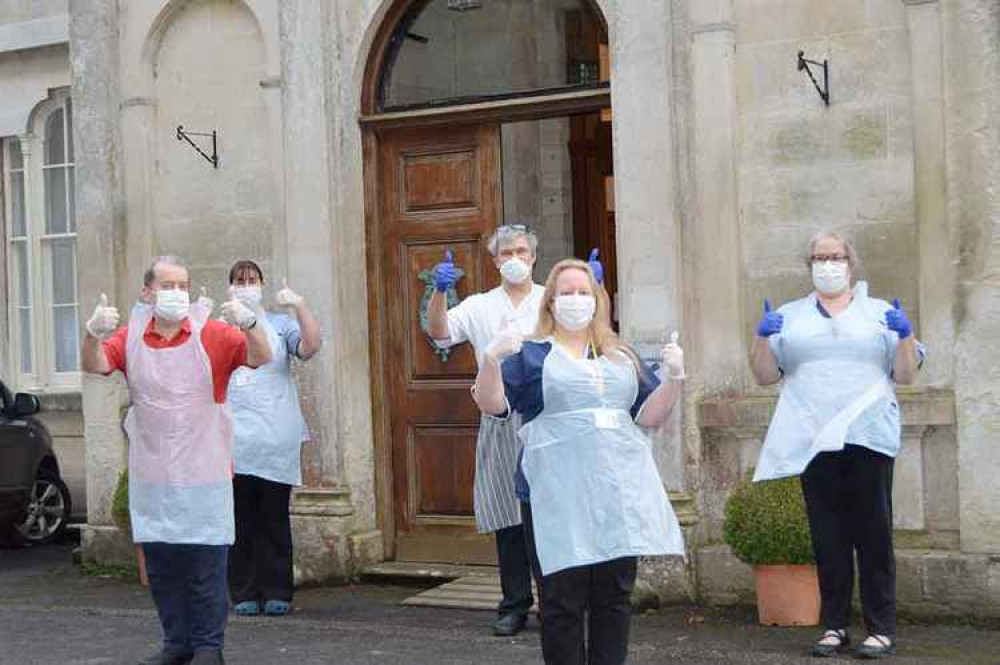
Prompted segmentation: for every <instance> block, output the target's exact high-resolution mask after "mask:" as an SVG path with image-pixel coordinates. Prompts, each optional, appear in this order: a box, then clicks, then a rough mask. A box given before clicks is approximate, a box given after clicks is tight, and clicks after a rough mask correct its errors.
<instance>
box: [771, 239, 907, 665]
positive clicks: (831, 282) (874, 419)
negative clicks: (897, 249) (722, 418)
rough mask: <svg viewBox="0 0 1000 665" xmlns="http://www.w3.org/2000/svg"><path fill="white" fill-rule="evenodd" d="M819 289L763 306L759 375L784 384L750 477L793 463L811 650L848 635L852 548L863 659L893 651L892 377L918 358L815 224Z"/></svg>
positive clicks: (903, 377)
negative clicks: (807, 543)
mask: <svg viewBox="0 0 1000 665" xmlns="http://www.w3.org/2000/svg"><path fill="white" fill-rule="evenodd" d="M808 264H809V266H810V269H811V271H812V282H813V286H814V287H815V291H814V292H813V293H811V294H810V295H808V296H806V297H805V298H801V299H799V300H795V301H792V302H790V303H787V304H785V305H783V306H782V307H780V308H779V309H778V310H777V311H776V312H772V311H771V305H770V302H769V301H766V300H765V301H764V316H763V318H762V319H761V321H760V323H759V325H758V327H757V337H756V339H755V340H754V345H753V358H752V370H753V374H754V377H755V378H756V379H757V382H758V383H760V384H761V385H770V384H774V383H778V382H779V381H781V383H782V385H781V395H780V398H779V400H778V406H777V409H776V410H775V413H774V418H773V419H772V420H771V426H770V428H769V429H768V432H767V438H766V439H765V441H764V446H763V448H762V450H761V453H760V459H759V460H758V463H757V468H756V473H755V475H754V480H755V481H759V480H769V479H773V478H783V477H787V476H796V475H800V474H801V479H802V489H803V491H804V493H805V500H806V510H807V513H808V516H809V527H810V530H811V532H812V542H813V549H814V551H815V554H816V563H817V566H818V570H819V585H820V596H821V599H822V620H823V623H824V625H825V627H826V632H825V633H824V634H823V636H822V637H821V638H820V639H819V641H818V642H816V643H815V644H814V645H813V647H812V654H813V656H816V657H828V656H833V655H836V654H837V653H838V652H840V651H842V650H843V649H845V648H846V647H847V646H848V644H849V639H848V634H847V626H848V623H849V622H850V613H851V598H852V596H853V587H854V553H855V550H856V551H857V558H858V569H859V572H860V577H861V608H862V613H863V616H864V622H865V627H866V629H867V632H868V637H867V639H865V640H864V641H863V642H862V643H861V644H859V645H858V646H857V647H856V649H855V655H857V656H859V657H862V658H880V657H882V656H887V655H889V654H891V653H893V652H894V651H895V647H896V644H895V640H896V597H895V594H896V564H895V555H894V553H893V546H892V467H893V459H894V458H895V456H896V454H897V453H898V452H899V446H900V419H899V404H898V403H897V401H896V395H895V390H894V387H893V384H894V383H901V384H907V383H913V381H914V380H915V379H916V376H917V370H918V368H919V366H920V363H921V362H922V360H923V357H924V348H923V346H922V345H921V344H919V343H918V342H917V340H916V337H915V336H914V334H913V327H912V326H911V325H910V322H909V320H908V319H907V317H906V312H905V311H903V309H902V308H901V307H900V304H899V300H895V301H893V304H892V305H890V304H889V303H887V302H885V301H883V300H876V299H874V298H870V297H868V285H867V284H866V283H865V282H858V283H857V284H855V285H854V286H853V287H852V284H851V283H852V281H853V277H854V274H855V271H856V269H857V258H856V255H855V251H854V246H853V245H852V243H851V242H850V241H849V240H848V239H847V238H846V237H844V236H842V235H840V234H837V233H828V232H824V233H820V234H818V235H816V236H815V237H814V238H813V240H812V241H811V242H810V245H809V259H808Z"/></svg>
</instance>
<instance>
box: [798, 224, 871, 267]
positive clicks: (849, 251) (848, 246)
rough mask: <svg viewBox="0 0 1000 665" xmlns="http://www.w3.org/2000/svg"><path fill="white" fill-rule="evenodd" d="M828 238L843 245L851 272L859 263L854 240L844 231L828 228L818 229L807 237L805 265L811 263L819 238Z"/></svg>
mask: <svg viewBox="0 0 1000 665" xmlns="http://www.w3.org/2000/svg"><path fill="white" fill-rule="evenodd" d="M828 238H829V239H830V240H836V241H837V242H839V243H840V244H841V245H843V246H844V254H845V255H847V265H849V266H850V267H851V272H852V273H853V272H854V271H855V270H856V269H857V267H858V265H859V264H860V263H861V260H860V259H859V258H858V251H857V250H856V249H855V248H854V241H853V240H852V239H851V237H850V236H848V235H847V234H845V233H840V232H838V231H830V230H823V231H819V232H817V233H816V234H815V235H813V237H812V238H810V239H809V247H808V249H807V251H806V265H807V266H811V265H812V260H811V258H812V255H813V251H814V250H815V249H816V243H818V242H819V241H820V240H826V239H828Z"/></svg>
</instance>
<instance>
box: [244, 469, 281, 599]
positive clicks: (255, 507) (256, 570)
mask: <svg viewBox="0 0 1000 665" xmlns="http://www.w3.org/2000/svg"><path fill="white" fill-rule="evenodd" d="M291 492H292V486H291V485H285V484H284V483H276V482H273V481H271V480H265V479H263V478H258V477H257V476H248V475H243V474H237V475H236V476H234V477H233V501H234V508H235V512H236V542H235V543H234V544H233V546H232V547H231V548H230V550H229V593H230V596H231V597H232V600H233V603H242V602H244V601H248V600H257V601H260V600H265V601H267V600H284V601H291V600H292V586H293V583H292V524H291V518H290V517H289V514H288V499H289V497H290V496H291Z"/></svg>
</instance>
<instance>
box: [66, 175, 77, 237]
mask: <svg viewBox="0 0 1000 665" xmlns="http://www.w3.org/2000/svg"><path fill="white" fill-rule="evenodd" d="M66 182H67V184H68V185H69V188H68V191H67V194H66V197H67V204H68V205H69V217H68V219H67V220H66V222H67V224H68V225H69V228H68V230H69V232H70V233H76V169H75V168H74V167H72V166H70V167H68V168H67V169H66Z"/></svg>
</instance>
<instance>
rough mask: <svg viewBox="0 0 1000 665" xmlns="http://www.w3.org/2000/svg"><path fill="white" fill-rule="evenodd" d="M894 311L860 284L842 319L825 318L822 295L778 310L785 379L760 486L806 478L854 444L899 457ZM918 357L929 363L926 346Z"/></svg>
mask: <svg viewBox="0 0 1000 665" xmlns="http://www.w3.org/2000/svg"><path fill="white" fill-rule="evenodd" d="M891 308H892V306H891V305H890V304H889V303H887V302H885V301H884V300H878V299H875V298H869V297H868V285H867V283H865V282H858V283H857V285H856V286H855V287H854V300H853V301H852V302H851V304H850V305H849V306H848V307H847V309H846V310H844V311H843V312H841V313H840V314H839V315H837V316H836V317H833V318H830V317H828V316H824V315H823V313H822V312H821V311H820V310H819V308H818V307H817V299H816V294H815V293H813V294H810V295H809V296H808V297H806V298H801V299H799V300H795V301H792V302H790V303H787V304H785V305H783V306H781V307H780V308H779V309H778V312H779V313H781V314H783V315H784V326H783V328H782V331H781V332H780V333H778V334H777V335H773V336H771V338H770V340H769V343H770V345H771V350H772V351H773V352H774V355H775V357H776V358H777V360H778V366H779V367H780V368H781V371H782V373H783V379H782V388H781V396H780V398H779V399H778V407H777V409H776V410H775V414H774V418H773V419H772V420H771V425H770V427H769V428H768V432H767V438H766V439H765V441H764V447H763V449H762V450H761V454H760V458H759V460H758V463H757V468H756V473H755V475H754V480H768V479H772V478H783V477H787V476H795V475H799V474H800V473H802V472H803V471H804V470H805V469H806V467H807V466H808V465H809V462H811V461H812V459H813V458H814V457H815V456H816V455H817V454H819V453H820V452H827V451H836V450H842V449H843V448H844V445H845V444H846V443H851V444H854V445H859V446H864V447H866V448H869V449H871V450H874V451H876V452H879V453H882V454H884V455H888V456H890V457H895V456H896V455H897V454H898V452H899V446H900V413H899V403H898V402H897V400H896V394H895V389H894V385H893V382H892V369H893V365H894V363H895V361H896V347H897V345H898V344H899V336H898V335H897V334H896V333H895V332H893V331H891V330H889V329H888V327H887V326H886V324H885V314H886V312H887V311H888V310H889V309H891ZM918 353H919V356H920V360H921V362H922V361H923V358H924V355H925V350H924V348H923V346H919V347H918Z"/></svg>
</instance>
